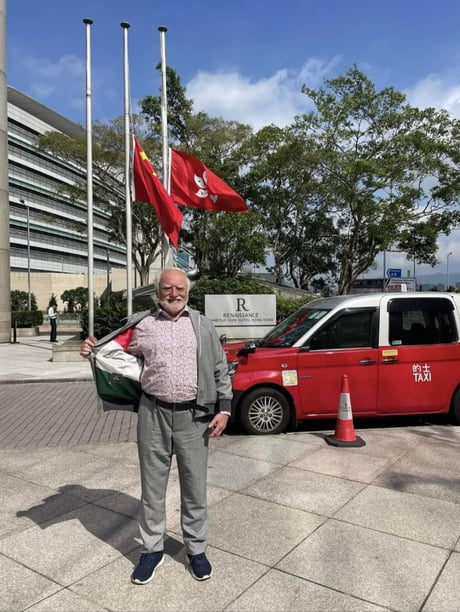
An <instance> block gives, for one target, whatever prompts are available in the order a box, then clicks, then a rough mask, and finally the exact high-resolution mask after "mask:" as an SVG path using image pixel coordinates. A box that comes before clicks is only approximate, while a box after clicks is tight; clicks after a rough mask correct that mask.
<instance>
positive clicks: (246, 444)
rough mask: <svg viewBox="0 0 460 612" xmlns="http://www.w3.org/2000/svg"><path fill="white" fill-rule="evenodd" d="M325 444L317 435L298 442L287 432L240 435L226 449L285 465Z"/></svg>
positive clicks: (237, 453) (229, 451) (236, 453)
mask: <svg viewBox="0 0 460 612" xmlns="http://www.w3.org/2000/svg"><path fill="white" fill-rule="evenodd" d="M286 440H289V444H286ZM323 445H324V442H323V441H322V440H321V439H319V438H317V437H315V436H310V437H304V438H303V439H302V441H301V442H296V441H295V440H293V439H292V437H288V436H287V435H286V434H281V435H280V436H239V437H237V438H236V439H234V440H233V441H232V442H230V443H228V444H227V445H226V446H225V451H226V452H227V453H232V454H235V455H240V456H242V457H251V458H253V459H259V460H261V461H270V462H272V463H279V464H281V465H284V464H286V463H289V462H291V461H294V459H297V458H298V457H300V456H304V455H305V454H306V453H307V452H308V451H309V450H310V451H312V452H313V451H315V450H317V449H318V448H321V447H322V446H323Z"/></svg>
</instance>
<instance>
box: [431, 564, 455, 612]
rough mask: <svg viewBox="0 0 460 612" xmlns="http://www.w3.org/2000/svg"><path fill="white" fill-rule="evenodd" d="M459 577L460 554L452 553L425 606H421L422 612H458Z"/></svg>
mask: <svg viewBox="0 0 460 612" xmlns="http://www.w3.org/2000/svg"><path fill="white" fill-rule="evenodd" d="M459 576H460V554H459V553H452V556H451V557H450V559H449V560H448V561H447V563H446V566H445V567H444V568H443V570H442V573H441V576H440V577H439V580H438V581H437V583H436V585H435V587H434V589H433V591H432V592H431V594H430V596H429V597H428V600H427V602H426V604H425V605H424V606H423V612H458V610H459V609H460V604H459V589H458V581H459Z"/></svg>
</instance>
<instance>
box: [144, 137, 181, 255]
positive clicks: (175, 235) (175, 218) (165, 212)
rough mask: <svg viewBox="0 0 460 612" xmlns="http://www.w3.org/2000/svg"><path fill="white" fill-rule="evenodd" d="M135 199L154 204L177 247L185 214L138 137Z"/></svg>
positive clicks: (162, 223)
mask: <svg viewBox="0 0 460 612" xmlns="http://www.w3.org/2000/svg"><path fill="white" fill-rule="evenodd" d="M133 183H134V199H135V200H138V201H140V202H148V203H149V204H151V205H152V206H153V208H154V209H155V212H156V214H157V217H158V220H159V222H160V225H161V227H162V228H163V230H164V232H165V233H166V235H167V236H168V237H169V239H170V241H171V243H172V244H173V245H174V246H175V247H176V248H177V245H178V243H179V232H180V228H181V225H182V217H183V214H182V213H181V211H180V210H179V209H178V208H177V206H176V205H175V204H174V202H173V200H172V199H171V196H170V195H168V192H167V191H166V189H165V188H164V186H163V183H162V182H161V181H160V179H159V178H158V175H157V173H156V172H155V170H154V168H153V166H152V164H151V163H150V162H149V160H148V158H147V155H146V154H145V153H144V151H143V149H142V147H141V145H140V143H139V141H138V140H137V138H134V159H133Z"/></svg>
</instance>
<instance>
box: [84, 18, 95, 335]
mask: <svg viewBox="0 0 460 612" xmlns="http://www.w3.org/2000/svg"><path fill="white" fill-rule="evenodd" d="M83 23H84V24H85V25H86V196H87V215H88V216H87V219H88V221H87V225H88V335H89V336H94V249H93V240H94V238H93V134H92V117H91V24H92V23H93V20H92V19H88V18H85V19H83Z"/></svg>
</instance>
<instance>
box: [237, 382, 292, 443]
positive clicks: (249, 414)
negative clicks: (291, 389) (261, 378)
mask: <svg viewBox="0 0 460 612" xmlns="http://www.w3.org/2000/svg"><path fill="white" fill-rule="evenodd" d="M240 419H241V424H242V426H243V428H244V430H245V431H246V432H247V433H249V434H255V435H265V434H278V433H282V432H283V431H286V428H287V426H288V423H289V402H288V401H287V399H286V398H285V397H284V395H283V394H282V393H280V392H279V391H277V390H276V389H269V388H268V387H267V388H260V389H254V391H250V392H249V393H248V394H247V395H246V397H245V398H244V399H243V402H242V404H241V408H240Z"/></svg>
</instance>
